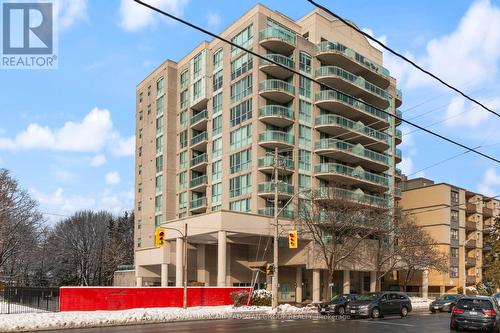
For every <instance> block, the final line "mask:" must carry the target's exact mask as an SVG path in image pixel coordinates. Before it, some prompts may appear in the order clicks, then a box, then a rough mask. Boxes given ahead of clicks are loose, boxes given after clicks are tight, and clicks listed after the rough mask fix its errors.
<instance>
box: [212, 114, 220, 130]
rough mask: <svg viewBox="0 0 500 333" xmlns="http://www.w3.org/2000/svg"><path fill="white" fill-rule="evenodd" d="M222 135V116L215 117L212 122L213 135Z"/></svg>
mask: <svg viewBox="0 0 500 333" xmlns="http://www.w3.org/2000/svg"><path fill="white" fill-rule="evenodd" d="M221 133H222V115H220V116H217V117H215V118H214V119H213V120H212V135H218V134H221Z"/></svg>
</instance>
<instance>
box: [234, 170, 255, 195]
mask: <svg viewBox="0 0 500 333" xmlns="http://www.w3.org/2000/svg"><path fill="white" fill-rule="evenodd" d="M250 192H252V174H251V173H247V174H246V175H241V176H237V177H234V178H231V179H230V180H229V196H230V197H237V196H239V195H243V194H247V193H250Z"/></svg>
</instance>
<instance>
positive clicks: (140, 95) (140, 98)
mask: <svg viewBox="0 0 500 333" xmlns="http://www.w3.org/2000/svg"><path fill="white" fill-rule="evenodd" d="M142 97H143V93H142V92H141V93H140V94H139V103H142Z"/></svg>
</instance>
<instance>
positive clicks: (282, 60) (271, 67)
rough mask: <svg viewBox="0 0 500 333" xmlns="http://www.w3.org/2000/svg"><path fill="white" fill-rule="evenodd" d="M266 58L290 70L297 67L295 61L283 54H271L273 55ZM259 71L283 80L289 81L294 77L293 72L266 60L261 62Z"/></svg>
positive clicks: (266, 55) (267, 55)
mask: <svg viewBox="0 0 500 333" xmlns="http://www.w3.org/2000/svg"><path fill="white" fill-rule="evenodd" d="M264 57H266V58H267V59H269V60H272V61H274V62H276V63H278V64H280V65H283V66H285V67H287V68H290V69H294V67H295V62H294V61H293V59H292V58H290V57H287V56H284V55H282V54H273V53H271V54H265V55H264ZM259 69H260V70H261V71H263V72H264V73H266V74H269V75H271V76H272V77H276V78H278V79H281V80H284V79H288V78H289V77H290V76H292V75H293V72H292V71H289V70H287V69H285V68H283V67H281V66H278V65H276V64H273V63H272V62H270V61H267V60H264V59H261V60H260V65H259Z"/></svg>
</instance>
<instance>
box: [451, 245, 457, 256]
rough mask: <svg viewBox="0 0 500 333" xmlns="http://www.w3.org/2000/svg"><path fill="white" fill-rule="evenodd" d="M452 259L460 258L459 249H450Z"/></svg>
mask: <svg viewBox="0 0 500 333" xmlns="http://www.w3.org/2000/svg"><path fill="white" fill-rule="evenodd" d="M450 257H451V258H458V247H452V248H450Z"/></svg>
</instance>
